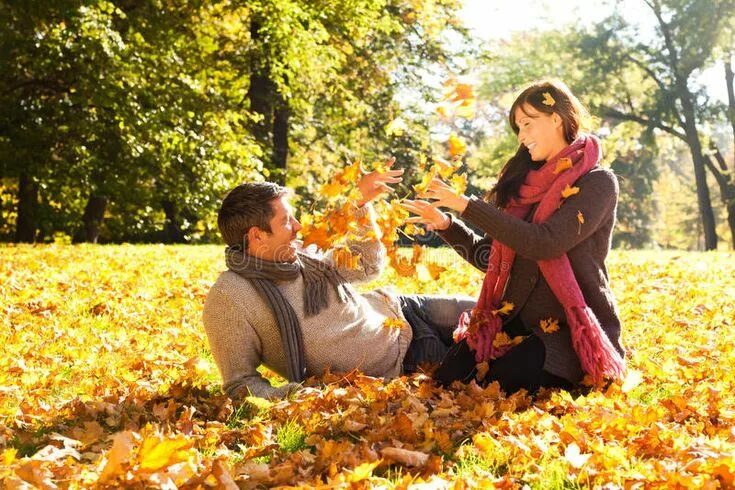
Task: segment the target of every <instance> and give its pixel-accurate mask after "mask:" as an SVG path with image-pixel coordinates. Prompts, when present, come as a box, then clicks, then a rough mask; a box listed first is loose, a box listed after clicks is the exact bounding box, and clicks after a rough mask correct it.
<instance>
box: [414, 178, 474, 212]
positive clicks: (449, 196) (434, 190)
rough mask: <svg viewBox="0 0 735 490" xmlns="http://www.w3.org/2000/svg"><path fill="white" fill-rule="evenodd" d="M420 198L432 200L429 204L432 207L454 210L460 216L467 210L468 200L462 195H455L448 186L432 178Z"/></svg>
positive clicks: (455, 192)
mask: <svg viewBox="0 0 735 490" xmlns="http://www.w3.org/2000/svg"><path fill="white" fill-rule="evenodd" d="M419 197H421V198H426V199H434V202H432V203H431V205H432V206H434V207H445V208H449V209H454V210H455V211H458V212H459V213H460V214H462V213H463V212H464V210H465V209H466V208H467V203H468V202H470V198H469V197H467V196H465V195H464V194H457V191H455V190H454V189H453V188H452V187H451V186H450V185H448V184H446V183H444V182H442V181H441V180H439V179H437V178H434V179H433V180H432V181H431V183H429V188H428V189H426V192H424V193H423V194H421V195H419Z"/></svg>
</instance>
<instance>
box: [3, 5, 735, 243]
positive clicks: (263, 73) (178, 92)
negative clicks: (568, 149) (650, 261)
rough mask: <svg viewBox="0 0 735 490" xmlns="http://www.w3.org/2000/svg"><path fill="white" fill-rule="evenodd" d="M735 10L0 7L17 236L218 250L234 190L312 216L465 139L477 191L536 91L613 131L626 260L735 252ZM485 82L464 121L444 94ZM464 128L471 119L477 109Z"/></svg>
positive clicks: (609, 159) (9, 220) (609, 143)
mask: <svg viewBox="0 0 735 490" xmlns="http://www.w3.org/2000/svg"><path fill="white" fill-rule="evenodd" d="M734 11H735V8H734V7H733V2H732V1H714V0H706V1H705V0H701V1H684V0H676V1H655V2H654V1H647V0H646V1H644V0H625V1H619V2H613V1H608V2H594V3H589V2H582V1H580V0H568V1H554V2H542V1H532V0H523V1H518V2H482V1H479V0H469V1H467V2H466V3H462V2H459V1H457V0H404V1H397V0H396V1H386V0H365V1H358V0H351V1H337V0H334V1H310V2H306V1H304V2H299V1H293V0H284V1H276V0H269V1H260V0H257V1H249V2H237V1H218V2H202V1H192V2H175V1H163V0H161V1H136V0H127V1H119V2H110V1H88V2H80V1H67V0H64V1H53V2H52V1H34V2H3V4H2V6H1V7H0V25H2V26H3V28H2V30H0V46H1V47H2V49H1V50H0V68H2V69H1V70H0V107H1V108H2V111H0V239H1V240H3V241H14V242H69V241H74V242H99V243H110V242H164V243H202V242H210V243H211V242H217V241H218V240H219V237H218V235H217V230H216V212H217V208H218V205H219V203H220V202H221V198H222V197H223V195H224V194H225V193H226V191H227V190H228V189H230V188H232V187H233V186H235V185H237V184H238V183H241V182H243V181H248V180H264V179H267V180H274V181H278V182H280V183H286V184H287V185H289V186H291V187H293V188H294V189H296V191H297V195H298V196H299V198H300V202H299V203H297V204H300V205H301V207H302V208H304V209H311V208H312V207H313V206H315V201H317V200H318V198H319V188H320V185H321V184H322V183H324V182H327V181H328V180H329V179H330V176H333V175H334V174H335V172H336V171H338V170H339V169H341V168H342V167H344V166H345V165H346V164H349V163H351V162H353V161H355V160H360V161H363V162H372V161H376V160H383V159H385V158H387V157H388V156H389V155H394V156H395V157H396V158H397V163H396V166H397V167H400V168H405V169H406V171H407V172H406V179H405V184H404V185H403V186H402V187H401V188H399V191H398V195H399V196H400V197H405V196H408V195H410V193H411V185H413V184H416V183H417V182H419V181H420V179H421V172H420V171H419V170H418V168H419V166H420V165H421V162H422V159H426V158H428V159H429V160H431V158H432V157H434V156H446V141H447V135H449V134H450V133H455V134H456V135H457V136H458V137H459V138H461V141H462V142H463V143H466V144H467V148H466V152H464V154H463V155H460V156H461V157H462V162H463V168H462V170H463V171H464V172H466V174H467V175H468V177H469V183H470V188H469V192H470V193H474V194H482V193H483V192H484V191H485V190H487V189H488V188H489V187H490V186H491V185H492V182H493V179H494V178H495V176H496V175H497V172H498V170H499V169H500V167H501V166H502V164H503V163H504V162H505V160H506V159H507V158H508V157H509V156H510V155H511V154H512V153H513V150H514V149H515V147H516V146H517V143H516V142H515V139H514V137H513V134H512V132H511V131H510V128H509V125H508V123H507V112H508V109H509V106H510V104H511V102H512V100H513V98H514V95H516V94H517V93H518V92H519V91H520V90H521V89H522V88H523V86H524V85H525V84H527V83H528V82H530V81H533V80H536V79H540V78H544V77H558V78H560V79H562V80H564V81H565V82H566V83H567V84H568V85H570V87H571V88H572V90H573V91H574V92H575V93H576V94H577V95H579V97H580V98H581V100H582V101H583V102H584V103H585V104H586V105H587V106H588V107H589V108H590V110H591V112H592V114H593V116H595V117H596V118H597V120H596V127H595V132H596V134H598V135H599V136H601V137H602V138H603V142H604V152H605V164H606V165H609V166H611V167H612V169H613V170H614V171H615V172H616V173H617V174H618V176H619V178H620V183H621V199H620V206H619V209H618V220H619V223H618V226H617V229H616V231H615V237H614V246H616V247H625V248H676V249H685V250H705V249H707V250H709V249H717V248H721V249H731V248H732V247H733V246H735V238H733V231H735V183H734V182H733V168H734V167H735V161H734V160H733V159H734V158H735V156H734V153H733V148H735V146H734V143H733V138H734V137H735V95H734V93H733V90H734V89H733V83H734V82H733V50H734V49H735V48H733V46H734V45H735V42H734V37H733V31H734V30H735V28H734V27H733V25H734V22H735V20H734V19H735V13H734ZM451 79H459V80H461V81H462V82H465V83H469V84H470V85H472V86H473V87H474V93H473V95H472V97H473V98H474V99H475V101H476V104H475V105H474V106H473V111H472V112H473V113H472V114H470V115H469V116H468V117H465V118H447V117H444V116H443V115H442V114H440V113H438V112H437V108H439V106H440V103H441V101H442V97H444V95H445V90H444V89H445V87H443V83H445V82H446V81H447V80H451ZM465 115H466V116H467V114H465Z"/></svg>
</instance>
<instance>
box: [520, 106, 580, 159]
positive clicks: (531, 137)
mask: <svg viewBox="0 0 735 490" xmlns="http://www.w3.org/2000/svg"><path fill="white" fill-rule="evenodd" d="M515 122H516V124H517V125H518V142H519V143H520V144H522V145H523V146H525V147H526V148H528V152H529V153H530V154H531V158H532V159H533V161H535V162H544V161H546V160H548V159H549V158H551V157H553V156H554V155H556V154H557V153H559V152H560V151H561V150H563V149H564V148H565V147H566V146H567V142H566V140H565V139H564V124H563V123H562V120H561V117H559V115H558V114H556V113H553V114H546V113H544V112H540V111H537V110H536V109H534V107H533V106H531V105H529V104H523V105H522V106H521V107H519V108H518V109H516V113H515Z"/></svg>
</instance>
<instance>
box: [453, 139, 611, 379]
mask: <svg viewBox="0 0 735 490" xmlns="http://www.w3.org/2000/svg"><path fill="white" fill-rule="evenodd" d="M600 157H601V152H600V143H599V141H598V139H597V138H596V137H594V136H591V135H584V136H580V137H579V138H577V139H576V140H575V141H574V142H573V143H572V144H571V145H569V146H567V147H566V148H565V149H564V150H562V151H561V152H560V153H559V154H558V155H556V156H554V157H553V158H551V159H549V160H548V161H547V162H546V163H545V164H544V165H543V166H542V167H541V168H539V169H537V170H531V171H530V172H529V173H528V175H527V176H526V180H525V181H524V183H523V185H522V186H521V188H520V192H519V197H518V198H516V199H513V200H511V202H510V204H509V205H508V206H507V207H506V208H505V212H506V213H509V214H511V215H512V216H515V217H517V218H519V219H523V218H524V217H525V216H526V215H527V214H528V212H529V210H530V209H531V207H532V206H533V205H534V204H535V203H537V202H538V203H539V205H538V208H537V209H536V212H535V213H534V215H533V218H532V222H533V223H536V224H538V223H543V222H544V221H546V220H547V219H548V218H549V217H550V216H551V215H552V214H554V212H555V211H556V210H557V209H559V207H560V206H561V203H562V199H563V198H562V191H563V190H564V189H565V188H566V186H573V185H574V182H576V181H577V179H579V178H580V177H581V176H582V175H584V174H586V173H587V172H589V171H590V170H591V169H592V168H594V167H595V166H596V165H597V164H598V162H599V161H600ZM566 159H568V160H566ZM569 160H571V166H570V165H569ZM515 255H516V253H515V251H514V250H512V249H511V248H510V247H508V246H507V245H505V244H503V243H501V242H500V240H493V245H492V249H491V253H490V260H489V264H488V267H487V273H486V275H485V280H484V282H483V283H482V290H481V292H480V298H479V300H478V302H477V306H476V307H475V308H473V309H472V310H471V311H469V312H464V313H463V314H462V316H461V317H460V319H459V325H458V327H457V330H456V331H455V333H454V338H455V341H460V340H462V339H465V338H466V339H467V342H468V344H469V346H470V347H471V348H472V349H473V350H474V351H475V360H476V361H477V362H482V361H485V360H488V359H497V358H498V357H501V356H503V355H504V354H505V353H506V352H507V351H508V350H510V349H511V348H512V345H511V344H508V343H502V342H496V340H497V339H496V336H497V335H498V333H500V332H501V329H502V325H503V321H502V319H501V318H500V314H501V313H500V308H501V299H502V298H503V295H504V293H505V288H506V285H507V283H508V279H509V277H510V270H511V267H512V266H513V260H514V259H515ZM538 265H539V269H540V270H541V273H542V274H543V276H544V278H545V279H546V282H547V283H548V284H549V287H550V288H551V290H552V292H553V293H554V295H555V296H556V297H557V299H558V300H559V302H560V303H561V304H562V306H563V307H564V312H565V313H566V320H567V324H568V325H569V328H570V330H571V334H572V345H573V346H574V350H575V352H576V353H577V356H578V357H579V360H580V362H581V365H582V369H584V371H585V372H586V373H587V374H589V375H590V376H591V377H592V378H593V379H594V380H595V381H599V380H602V379H603V378H612V379H622V378H623V376H624V372H625V362H624V361H623V359H622V358H621V356H620V355H619V354H618V352H617V350H615V347H613V345H612V343H611V342H610V340H609V339H608V338H607V335H606V334H605V332H604V331H603V330H602V328H601V327H600V323H599V321H598V320H597V318H596V317H595V314H594V313H593V312H592V310H591V309H590V308H589V306H587V303H586V302H585V300H584V296H583V295H582V291H581V289H580V288H579V284H578V283H577V280H576V278H575V277H574V272H573V270H572V267H571V265H570V263H569V258H568V257H567V255H566V254H564V255H561V256H559V257H556V258H553V259H547V260H539V261H538Z"/></svg>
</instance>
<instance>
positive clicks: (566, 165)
mask: <svg viewBox="0 0 735 490" xmlns="http://www.w3.org/2000/svg"><path fill="white" fill-rule="evenodd" d="M572 167H573V165H572V159H571V158H560V159H559V161H558V162H556V167H554V174H558V173H561V172H563V171H565V170H567V169H570V168H572Z"/></svg>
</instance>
